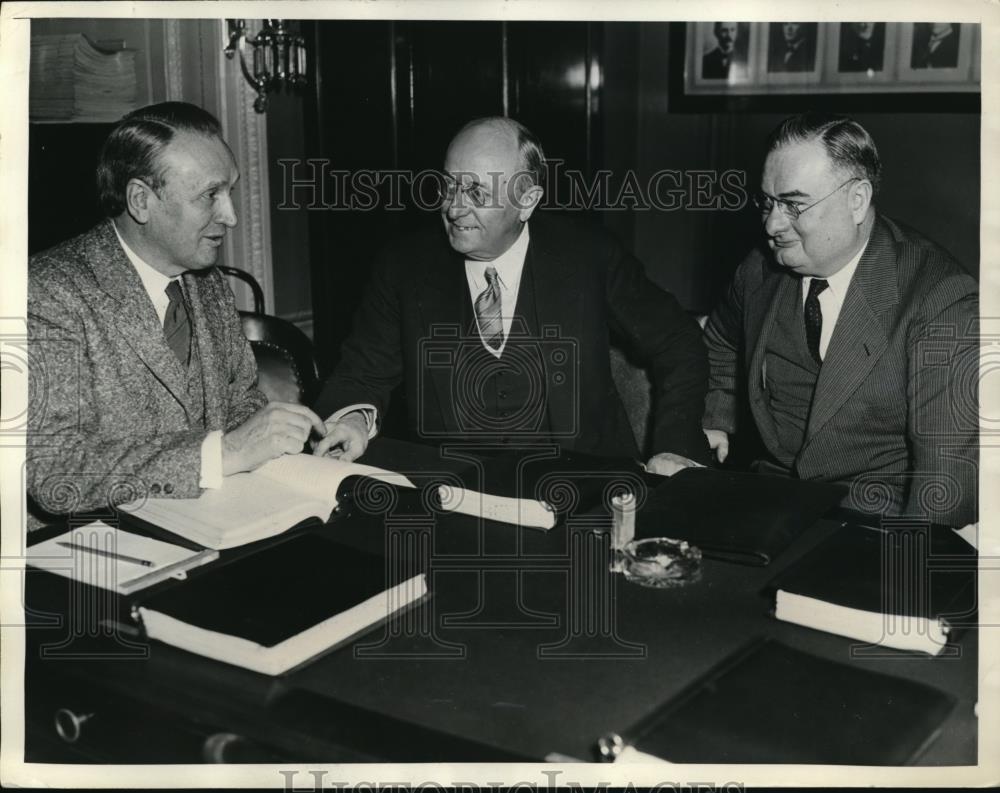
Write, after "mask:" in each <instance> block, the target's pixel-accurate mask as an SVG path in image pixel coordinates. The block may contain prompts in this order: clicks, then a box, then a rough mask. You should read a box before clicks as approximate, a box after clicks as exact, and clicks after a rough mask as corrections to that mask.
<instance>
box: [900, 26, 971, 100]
mask: <svg viewBox="0 0 1000 793" xmlns="http://www.w3.org/2000/svg"><path fill="white" fill-rule="evenodd" d="M977 28H978V25H973V24H970V23H968V22H903V23H902V24H901V25H900V47H899V76H898V79H899V80H900V81H901V82H904V83H921V84H924V85H929V86H934V87H935V89H936V88H937V86H938V85H940V84H941V83H955V82H962V81H965V80H968V79H970V72H971V69H970V67H971V63H972V50H973V40H974V38H975V33H976V32H977V31H976V29H977ZM935 45H936V46H935Z"/></svg>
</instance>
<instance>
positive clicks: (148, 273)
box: [111, 221, 180, 303]
mask: <svg viewBox="0 0 1000 793" xmlns="http://www.w3.org/2000/svg"><path fill="white" fill-rule="evenodd" d="M111 225H112V227H113V228H114V230H115V235H116V236H117V237H118V242H119V243H120V244H121V246H122V250H123V251H125V255H126V256H127V257H128V260H129V261H130V262H132V266H133V267H134V268H135V271H136V273H138V275H139V280H140V281H142V286H143V288H144V289H145V290H146V294H148V295H149V297H150V299H152V300H153V302H154V303H155V302H156V301H157V300H158V299H159V298H160V296H161V295H162V294H163V293H164V292H165V291H166V289H167V285H168V284H169V283H170V282H171V281H175V280H177V279H178V278H180V276H176V277H174V278H170V277H169V276H166V275H164V274H163V273H161V272H160V271H159V270H157V269H156V268H155V267H153V266H152V265H150V264H147V263H146V262H145V261H143V260H142V258H140V256H139V254H137V253H136V252H135V251H134V250H132V249H131V248H130V247H129V246H128V243H127V242H125V239H124V238H123V237H122V235H121V232H120V231H118V224H116V223H115V222H114V221H111Z"/></svg>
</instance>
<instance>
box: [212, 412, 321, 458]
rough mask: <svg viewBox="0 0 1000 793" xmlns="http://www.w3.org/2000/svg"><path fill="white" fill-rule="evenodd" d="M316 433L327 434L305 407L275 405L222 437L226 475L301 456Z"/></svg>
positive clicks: (317, 419)
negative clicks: (314, 432) (272, 461)
mask: <svg viewBox="0 0 1000 793" xmlns="http://www.w3.org/2000/svg"><path fill="white" fill-rule="evenodd" d="M313 429H315V430H316V432H318V433H319V434H320V435H322V434H324V433H325V432H326V427H325V426H324V425H323V422H322V421H321V420H320V418H319V416H317V415H316V414H315V413H313V412H312V411H311V410H310V409H309V408H307V407H306V406H305V405H296V404H292V403H290V402H271V403H269V404H267V405H265V406H264V407H262V408H261V409H260V410H258V411H257V412H256V413H254V414H253V415H252V416H251V417H250V418H248V419H247V420H246V421H244V422H243V423H242V424H241V425H240V426H238V427H237V428H236V429H234V430H230V431H229V432H227V433H226V434H225V435H223V436H222V473H223V474H224V475H225V476H229V475H230V474H236V473H240V472H241V471H252V470H254V469H255V468H257V467H258V466H260V465H263V464H264V463H266V462H267V461H268V460H273V459H274V458H275V457H280V456H281V455H283V454H296V453H298V452H301V451H302V447H303V446H304V445H305V443H306V441H307V440H309V432H310V430H313Z"/></svg>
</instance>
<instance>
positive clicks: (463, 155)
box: [441, 117, 544, 261]
mask: <svg viewBox="0 0 1000 793" xmlns="http://www.w3.org/2000/svg"><path fill="white" fill-rule="evenodd" d="M543 167H544V157H543V155H542V151H541V147H540V146H539V145H538V141H537V140H536V139H535V137H534V135H532V134H531V133H530V132H529V131H528V130H527V129H526V128H525V127H524V126H522V125H521V124H518V123H517V122H516V121H513V120H511V119H507V118H499V117H492V118H481V119H476V120H475V121H472V122H470V123H468V124H466V125H465V126H464V127H462V129H461V130H459V132H458V134H457V135H456V136H455V137H454V139H453V140H452V141H451V144H450V145H449V146H448V151H447V154H446V155H445V163H444V172H445V179H446V183H447V185H446V186H447V189H446V191H445V197H444V200H443V202H442V206H441V214H442V217H443V219H444V224H445V230H446V231H447V232H448V240H449V242H450V243H451V246H452V247H453V248H454V249H455V250H457V251H459V252H460V253H463V254H464V255H465V256H466V257H467V258H470V259H478V260H482V261H490V260H493V259H495V258H496V257H497V256H499V255H501V254H502V253H503V252H504V251H506V250H507V249H508V248H510V246H511V245H513V244H514V242H515V241H516V240H517V238H518V237H519V236H520V234H521V231H522V230H523V228H524V224H525V223H526V222H527V221H528V218H529V217H531V214H532V212H533V211H534V209H535V206H537V204H538V202H539V201H540V200H541V197H542V194H543V190H542V187H541V185H540V184H539V182H540V181H541V174H542V170H543Z"/></svg>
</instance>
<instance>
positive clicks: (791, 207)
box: [753, 176, 861, 220]
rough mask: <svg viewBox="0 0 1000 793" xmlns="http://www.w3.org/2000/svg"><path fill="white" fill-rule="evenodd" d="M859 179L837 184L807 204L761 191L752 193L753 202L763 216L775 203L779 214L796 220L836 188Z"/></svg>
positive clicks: (831, 193)
mask: <svg viewBox="0 0 1000 793" xmlns="http://www.w3.org/2000/svg"><path fill="white" fill-rule="evenodd" d="M859 181H861V177H860V176H854V177H852V178H850V179H848V180H847V181H846V182H844V183H843V184H842V185H838V186H837V187H835V188H834V189H833V190H831V191H830V192H829V193H827V194H826V195H825V196H823V197H822V198H821V199H819V200H818V201H813V202H812V203H811V204H809V205H808V206H802V205H801V204H798V203H796V202H795V201H786V200H785V199H783V198H775V197H774V196H771V195H768V194H767V193H765V192H763V191H761V192H757V193H755V194H754V196H753V204H754V206H755V207H757V209H758V210H759V211H760V213H761V215H764V216H765V217H766V216H767V215H770V214H771V210H772V209H774V206H775V204H777V206H778V209H779V210H780V211H781V214H783V215H784V216H785V217H786V218H788V219H789V220H798V219H799V218H800V217H802V215H803V213H805V212H808V211H809V210H810V209H812V208H813V207H814V206H816V205H817V204H822V203H823V202H824V201H826V199H828V198H829V197H830V196H832V195H833V194H834V193H836V192H837V191H838V190H840V189H842V188H844V187H847V185H849V184H850V183H851V182H859Z"/></svg>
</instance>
